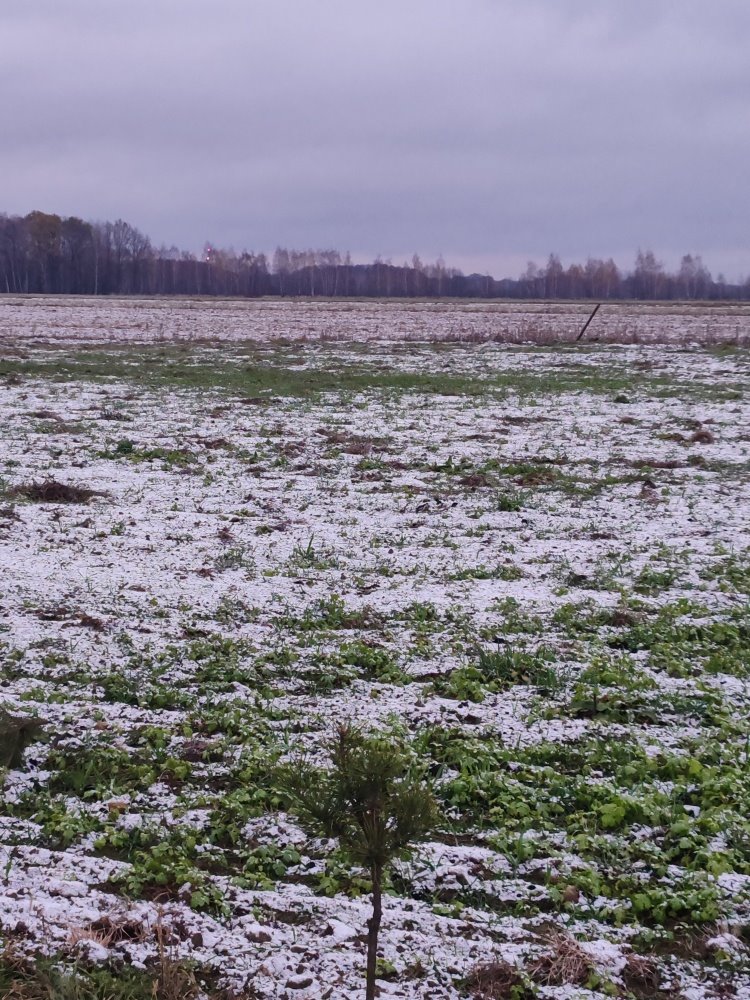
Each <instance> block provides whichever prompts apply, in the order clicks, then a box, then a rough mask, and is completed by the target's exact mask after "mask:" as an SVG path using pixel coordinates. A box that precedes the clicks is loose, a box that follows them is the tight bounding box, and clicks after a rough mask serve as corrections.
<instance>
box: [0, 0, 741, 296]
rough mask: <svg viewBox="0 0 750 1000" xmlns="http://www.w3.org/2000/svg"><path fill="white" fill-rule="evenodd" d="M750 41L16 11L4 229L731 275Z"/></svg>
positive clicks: (374, 21)
mask: <svg viewBox="0 0 750 1000" xmlns="http://www.w3.org/2000/svg"><path fill="white" fill-rule="evenodd" d="M366 6H367V8H370V9H366ZM748 37H750V7H748V5H747V3H746V0H722V4H721V5H720V8H711V7H709V6H707V5H705V4H704V3H702V2H700V3H699V2H697V0H679V2H678V0H649V2H645V0H608V2H607V3H601V0H566V3H564V4H559V3H553V0H546V2H545V0H406V2H405V0H400V2H396V0H380V2H379V3H378V4H372V5H364V4H357V3H351V0H348V2H345V0H315V3H305V2H303V0H274V3H273V4H268V3H263V4H261V3H259V2H257V0H203V2H196V0H160V2H159V3H158V4H155V3H153V0H127V2H124V0H107V2H106V3H104V2H102V0H66V2H65V3H64V4H61V3H59V0H9V2H8V3H6V4H3V9H2V11H0V92H2V93H3V94H4V95H5V99H4V100H3V101H2V103H1V104H0V134H2V136H3V141H2V143H1V144H0V190H1V191H2V197H0V209H2V210H5V211H8V212H18V213H25V212H27V211H29V210H31V209H32V208H41V209H44V210H47V211H58V212H60V213H62V214H78V215H81V216H84V217H86V218H115V217H118V216H122V217H123V218H126V219H128V220H129V221H131V222H133V223H134V224H135V225H138V226H139V227H140V228H142V229H144V230H146V231H147V232H149V233H150V234H151V235H152V237H153V238H154V239H155V240H156V241H157V242H161V241H163V242H165V243H168V244H169V243H177V244H178V245H180V246H185V247H189V248H193V249H195V248H198V247H200V246H201V245H202V243H203V241H204V240H205V239H210V240H212V241H214V242H216V243H218V244H222V245H233V246H235V247H236V248H237V249H241V248H243V247H252V248H257V249H272V248H273V246H274V245H275V244H276V243H277V242H279V243H282V244H287V245H296V246H308V245H314V246H323V245H331V246H336V247H338V248H340V249H342V250H345V249H350V250H351V251H352V252H353V253H354V254H355V256H356V255H361V256H365V257H372V256H374V255H375V254H378V253H380V254H382V255H383V256H384V257H392V258H393V259H394V261H400V260H402V259H403V258H404V257H405V256H407V255H409V256H410V255H411V253H412V252H413V251H414V250H417V251H419V252H420V253H422V254H423V255H425V256H427V257H435V256H436V255H437V254H438V253H441V252H442V253H443V254H444V255H445V257H446V259H447V260H448V261H449V262H451V263H455V264H457V265H459V266H464V267H465V268H466V269H467V270H471V269H473V268H477V269H479V270H482V271H484V270H490V271H493V272H495V273H498V274H500V273H505V272H510V273H517V272H518V271H520V270H521V269H522V267H523V266H524V264H525V261H526V259H527V258H534V259H537V260H540V261H542V260H543V259H544V258H546V255H547V254H548V253H549V252H550V251H552V250H554V251H556V252H558V253H560V254H561V255H562V257H563V259H564V260H570V259H578V258H585V256H586V255H588V254H593V255H597V256H602V255H603V256H609V255H610V254H612V255H614V256H615V257H616V259H618V261H619V262H621V263H625V264H628V263H629V262H630V261H632V258H633V255H634V252H635V250H636V249H637V247H638V246H643V247H647V246H648V247H653V248H654V249H655V250H656V251H657V253H658V254H660V255H661V256H663V257H664V258H665V260H666V262H667V263H668V264H670V265H672V264H674V263H675V262H676V260H677V258H678V256H679V254H681V253H683V252H688V251H691V252H693V253H700V254H703V256H704V258H705V260H706V262H707V263H708V264H709V266H710V267H712V268H713V269H714V271H721V270H723V271H725V272H726V274H727V277H729V278H736V277H739V276H740V275H743V276H744V275H745V274H746V273H747V272H748V271H750V245H748V239H747V234H748V219H747V211H746V209H745V208H744V206H745V205H746V203H747V195H746V187H747V166H748V163H750V128H748V111H747V97H748V94H750V60H748V59H747V54H746V40H747V38H748Z"/></svg>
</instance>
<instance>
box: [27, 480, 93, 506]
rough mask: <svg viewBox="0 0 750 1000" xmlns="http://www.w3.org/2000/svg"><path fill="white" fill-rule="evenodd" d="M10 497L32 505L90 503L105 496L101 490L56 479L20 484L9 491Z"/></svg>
mask: <svg viewBox="0 0 750 1000" xmlns="http://www.w3.org/2000/svg"><path fill="white" fill-rule="evenodd" d="M8 495H9V496H11V497H13V498H17V499H19V500H28V501H29V502H30V503H74V504H81V503H88V502H89V500H91V498H92V497H97V496H98V497H101V496H104V493H102V492H101V491H100V490H92V489H91V488H90V487H88V486H76V485H75V484H73V483H60V482H58V481H57V480H56V479H42V480H41V481H39V482H37V480H33V481H32V482H30V483H19V484H18V485H17V486H13V487H12V488H11V489H10V490H8Z"/></svg>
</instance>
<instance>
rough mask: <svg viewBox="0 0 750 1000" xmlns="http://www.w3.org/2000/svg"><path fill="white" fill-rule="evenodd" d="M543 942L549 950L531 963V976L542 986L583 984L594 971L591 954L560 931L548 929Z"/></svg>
mask: <svg viewBox="0 0 750 1000" xmlns="http://www.w3.org/2000/svg"><path fill="white" fill-rule="evenodd" d="M545 944H546V945H547V947H548V948H549V951H548V952H546V953H545V954H544V955H541V956H540V957H539V958H537V959H536V960H535V961H534V962H533V963H532V964H531V966H530V967H529V975H530V976H531V978H532V979H533V980H534V981H535V982H537V983H539V984H541V985H543V986H583V985H584V984H585V983H586V981H587V980H588V978H589V976H590V975H591V973H592V972H593V971H594V963H593V962H592V960H591V956H590V955H588V954H587V953H586V952H585V951H584V950H583V948H581V946H580V945H579V944H578V942H577V941H576V940H575V939H574V938H572V937H570V936H569V935H568V934H564V933H562V932H561V931H556V930H553V931H550V932H549V933H548V934H547V935H546V937H545Z"/></svg>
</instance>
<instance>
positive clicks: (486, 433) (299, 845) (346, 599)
mask: <svg viewBox="0 0 750 1000" xmlns="http://www.w3.org/2000/svg"><path fill="white" fill-rule="evenodd" d="M523 308H525V310H526V311H525V312H523V311H522V308H521V304H518V305H517V306H515V305H513V304H501V305H497V304H492V305H481V304H479V305H478V304H476V303H474V304H468V303H467V304H455V303H454V304H452V305H450V306H448V305H446V306H443V305H432V304H429V305H424V304H422V305H421V306H417V305H416V304H404V305H396V304H394V305H393V306H391V305H387V306H381V305H375V304H373V303H354V304H346V303H323V304H317V303H316V304H301V303H234V302H227V303H224V302H214V303H207V304H203V303H189V302H185V303H182V304H179V305H177V306H176V307H174V308H173V307H172V306H171V305H169V304H167V303H165V302H154V303H146V302H138V303H134V304H132V305H130V304H129V303H127V302H125V301H124V300H121V301H119V302H114V303H111V304H110V303H108V302H102V301H94V300H88V301H83V302H71V301H70V300H62V299H60V300H54V299H36V300H34V299H31V300H26V299H17V300H16V299H4V300H3V301H2V303H0V355H1V358H0V664H1V665H2V675H1V678H0V683H1V684H2V688H1V690H0V706H2V708H3V709H4V712H6V713H9V714H10V715H11V716H13V717H15V718H24V719H31V718H38V719H39V720H40V721H41V723H42V724H43V728H42V730H41V731H37V730H36V729H32V731H31V732H30V736H31V737H32V738H31V740H30V742H29V745H28V746H26V747H25V749H24V750H23V753H14V752H10V751H8V750H7V748H6V747H5V745H0V750H2V752H3V754H4V755H5V760H4V763H5V764H6V765H7V768H6V771H5V774H4V781H3V784H2V789H1V792H0V794H1V796H2V797H1V799H0V840H1V841H2V847H1V848H0V873H1V876H2V880H1V881H0V930H1V933H2V938H3V941H4V943H5V948H6V951H5V955H6V957H5V959H3V961H2V962H0V986H2V985H3V984H4V983H5V982H6V979H3V978H2V977H3V976H6V977H7V975H9V973H8V971H7V969H6V966H8V965H9V963H10V959H9V958H8V955H9V954H12V955H13V956H15V959H14V960H15V961H19V956H20V959H23V957H24V956H28V955H47V956H53V957H62V958H63V959H64V960H65V962H67V963H70V964H71V965H72V964H74V963H75V964H76V966H77V968H78V969H79V970H81V973H82V974H83V975H86V976H91V977H94V978H96V977H97V976H100V977H101V976H103V975H105V974H106V972H102V971H98V970H110V972H113V973H114V974H115V975H116V976H119V977H120V978H121V979H122V978H123V976H124V975H125V973H124V972H122V971H120V970H122V969H131V968H132V969H135V970H136V971H135V972H133V973H128V975H131V974H132V975H133V976H134V977H135V979H136V980H137V979H138V976H141V977H142V980H143V982H146V983H149V982H150V981H151V980H150V979H149V976H152V975H153V974H154V973H151V972H149V969H153V968H156V969H159V968H162V969H163V968H164V967H165V965H168V967H169V969H171V971H172V973H173V975H174V976H178V975H179V974H183V973H182V972H181V970H184V969H187V968H188V967H189V966H190V967H192V968H193V969H194V973H191V975H193V974H194V975H195V977H196V978H197V981H198V982H199V983H200V984H201V988H202V989H203V990H204V991H205V992H207V993H210V995H212V996H225V997H238V998H241V997H248V998H250V997H257V998H262V1000H270V998H292V997H298V998H300V1000H313V998H323V997H330V998H331V1000H345V998H347V1000H348V998H355V997H360V996H362V994H363V971H362V970H363V947H364V946H363V933H364V928H365V922H366V920H367V917H368V916H369V909H370V907H369V898H368V893H369V884H368V881H367V878H366V874H365V873H364V872H362V871H360V870H358V869H357V868H356V867H352V865H351V864H350V863H349V862H348V861H347V859H346V858H345V857H344V855H343V854H342V852H341V850H340V847H339V846H338V845H337V843H336V842H335V841H334V840H325V839H316V838H314V837H312V836H311V835H310V834H309V833H308V831H307V830H306V829H305V828H304V827H303V826H301V825H299V822H298V821H297V820H296V819H295V817H294V815H293V814H292V813H291V812H290V810H289V805H290V803H289V801H288V800H287V797H286V795H287V792H286V790H285V787H284V786H283V783H282V782H281V781H280V779H279V775H280V773H281V772H280V767H281V765H282V764H283V763H284V762H285V761H287V760H289V759H290V758H293V757H294V756H295V754H297V753H298V752H301V751H304V752H306V753H308V754H310V755H311V757H312V758H313V759H321V758H322V751H323V748H324V747H325V746H326V743H327V741H328V740H329V739H330V737H331V736H332V734H333V733H334V732H335V730H336V727H337V725H339V724H340V723H342V722H346V721H348V720H352V721H354V722H356V723H357V724H359V725H361V726H364V727H366V728H367V729H372V730H375V731H378V732H380V733H383V734H386V735H388V736H389V738H392V739H393V740H394V741H395V742H398V743H400V744H401V745H403V746H404V747H405V748H406V751H407V752H408V753H409V754H413V755H414V758H415V759H416V760H417V761H419V763H420V764H421V765H422V766H423V767H424V768H425V770H426V772H427V774H428V775H429V777H430V779H431V781H432V782H433V784H434V788H435V794H436V796H437V799H438V802H439V805H440V808H441V819H440V822H439V825H438V827H437V829H436V830H435V831H434V833H432V834H431V836H430V838H429V839H428V840H427V842H425V843H422V844H419V845H418V846H417V847H416V849H415V850H414V851H413V853H412V855H411V857H410V858H407V859H404V860H401V861H399V862H398V863H397V864H396V866H395V867H394V868H393V870H392V871H391V872H390V874H389V882H388V886H387V889H388V895H387V897H386V901H385V908H384V910H385V912H384V923H383V930H382V934H381V948H380V954H381V961H380V975H381V978H380V987H381V995H382V996H392V997H402V998H412V1000H416V998H430V1000H458V998H468V997H472V996H477V997H487V998H489V997H494V998H502V997H509V998H511V997H513V998H520V1000H523V998H530V997H535V996H539V997H547V998H573V997H589V998H603V997H608V996H620V997H636V998H643V1000H645V998H657V1000H709V998H735V997H736V998H740V1000H741V998H748V997H750V959H749V957H748V943H749V942H750V928H749V920H750V820H749V819H748V806H749V805H750V768H749V767H748V751H749V748H750V721H749V719H748V709H749V708H750V688H749V682H750V606H749V602H750V395H749V394H748V388H747V387H748V386H749V385H750V357H749V356H748V355H747V353H745V352H743V351H742V350H741V349H738V348H736V347H733V346H726V344H736V343H742V342H743V338H746V337H747V335H748V329H749V326H750V310H749V309H748V308H747V307H739V306H734V307H725V306H721V307H716V312H713V311H712V309H713V307H711V308H706V309H701V308H700V307H686V306H682V307H679V306H651V307H649V306H628V307H625V306H622V307H617V306H610V307H603V309H602V312H604V311H605V308H607V309H610V310H613V311H614V312H613V315H615V316H617V315H618V314H617V310H618V309H619V310H621V312H620V313H619V316H620V318H619V319H612V320H610V322H611V323H612V324H615V323H616V322H619V323H620V324H621V327H620V333H619V335H615V334H614V333H613V334H612V336H611V337H604V336H603V338H602V339H611V340H620V341H622V342H621V343H615V344H605V343H596V344H591V343H582V344H579V345H575V346H571V345H567V346H566V345H564V344H561V345H559V346H538V345H520V346H510V345H507V344H503V343H498V342H496V341H502V340H510V341H513V340H519V339H520V340H522V339H524V337H526V339H532V340H533V339H539V340H545V339H549V337H550V336H551V335H552V333H553V332H554V331H555V330H559V334H560V337H561V339H563V340H572V339H573V337H574V336H575V334H576V332H577V330H578V329H579V328H580V325H581V322H582V319H581V317H582V316H583V319H585V315H586V312H587V307H585V306H580V305H578V306H570V307H565V306H562V307H559V309H560V311H559V314H550V313H549V311H548V308H547V307H546V306H545V307H539V309H538V310H537V309H532V308H531V307H530V306H529V305H528V304H525V306H524V307H523ZM649 309H651V310H652V312H651V313H649V312H648V310H649ZM658 309H663V310H664V312H663V313H658V314H657V315H656V317H655V316H654V313H653V310H658ZM551 316H552V318H550V317H551ZM644 316H646V317H647V318H646V319H643V317H644ZM498 317H501V318H498ZM508 317H511V319H512V322H515V323H517V324H521V323H523V324H529V325H528V326H526V327H522V326H520V325H518V326H517V327H513V328H512V329H513V330H515V333H508V334H507V336H505V335H502V336H501V335H500V334H499V333H497V332H496V333H495V334H493V332H492V331H493V330H494V331H497V330H499V329H500V324H501V323H503V322H504V323H506V324H508V323H510V322H511V320H509V319H508ZM560 317H563V319H562V320H560ZM664 317H666V319H665V320H664V322H663V323H662V322H661V320H662V319H664ZM717 318H718V320H721V323H724V324H725V325H724V326H723V327H721V329H719V327H720V324H719V326H717V325H716V324H717V322H718V320H717ZM560 323H562V325H561V326H560ZM639 323H640V324H641V326H638V324H639ZM160 324H161V325H160ZM628 324H631V325H628ZM507 329H511V327H507ZM612 329H613V330H614V326H613V327H612ZM709 330H710V331H712V332H711V333H707V332H706V331H709ZM534 331H543V332H542V333H539V335H538V336H537V335H536V334H535V333H534ZM717 331H719V332H717ZM592 332H593V327H592ZM633 340H640V341H642V342H640V343H632V342H631V341H633ZM659 341H664V343H659ZM687 342H690V343H694V344H701V343H702V344H703V345H704V346H692V347H689V348H686V347H685V346H684V345H685V343H687ZM718 342H722V343H723V344H724V345H725V346H722V347H718V346H710V345H712V344H716V343H718ZM706 344H708V345H709V346H705V345H706ZM65 487H68V489H66V488H65ZM70 487H74V489H70ZM3 963H4V964H3ZM138 970H141V971H138ZM29 975H31V973H29ZM184 975H187V973H184ZM97 981H98V980H97ZM134 982H135V980H134ZM138 982H141V980H138ZM141 985H142V984H141ZM192 988H193V987H192V986H190V988H188V986H185V988H184V989H183V992H182V994H181V995H184V996H192V995H195V994H194V993H191V992H190V989H192ZM134 989H135V986H134ZM144 989H146V987H144ZM513 990H515V992H513ZM222 991H224V992H222ZM227 991H228V992H227ZM25 995H27V994H24V996H25ZM28 995H29V996H31V995H32V994H30V993H29V994H28ZM33 995H34V996H37V995H40V994H33ZM101 995H102V996H104V995H110V994H107V993H102V994H101ZM133 995H136V994H133ZM137 995H141V994H137ZM142 995H143V996H148V995H150V994H149V993H148V992H144V993H143V994H142Z"/></svg>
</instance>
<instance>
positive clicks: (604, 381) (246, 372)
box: [0, 345, 742, 399]
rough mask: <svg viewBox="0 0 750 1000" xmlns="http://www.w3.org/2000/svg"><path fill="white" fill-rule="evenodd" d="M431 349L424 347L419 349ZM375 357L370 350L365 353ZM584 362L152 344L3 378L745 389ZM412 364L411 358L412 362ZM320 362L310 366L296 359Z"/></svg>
mask: <svg viewBox="0 0 750 1000" xmlns="http://www.w3.org/2000/svg"><path fill="white" fill-rule="evenodd" d="M419 346H420V348H421V349H422V350H423V349H424V345H419ZM475 351H476V348H474V347H467V346H466V345H452V346H450V347H447V348H446V347H443V348H442V353H443V354H446V353H447V354H449V353H451V352H454V353H455V354H456V355H457V358H461V357H465V356H466V354H467V352H475ZM362 354H363V357H364V358H365V359H366V358H367V352H366V351H363V352H362ZM577 357H580V361H578V362H577V363H575V362H573V361H571V363H570V364H569V365H567V366H566V367H564V368H561V369H558V370H556V371H554V372H532V371H523V370H522V371H517V372H502V373H496V374H490V375H481V376H471V375H459V374H452V373H446V372H441V373H439V374H431V373H425V372H423V371H419V370H418V365H419V360H420V359H419V356H418V354H417V355H416V356H415V357H414V358H413V359H411V364H412V365H413V366H414V367H413V369H412V370H393V369H387V368H382V367H378V366H375V365H372V364H366V363H363V364H362V365H356V364H346V363H342V361H341V359H340V357H339V356H337V355H336V354H335V353H329V352H328V351H327V350H326V349H325V348H321V346H320V345H315V347H314V349H311V348H307V349H305V348H300V349H299V350H298V351H295V353H294V356H293V357H292V356H290V354H289V351H288V350H287V351H284V350H282V349H279V348H274V349H265V350H264V349H262V348H253V349H250V348H245V349H238V348H227V347H226V346H225V347H223V348H222V349H221V350H218V349H215V348H206V347H204V346H202V347H200V348H195V347H183V346H173V345H170V346H168V347H164V346H163V345H144V346H139V347H138V348H137V350H135V349H133V347H132V346H130V345H127V346H123V347H115V346H112V347H111V348H107V349H100V350H96V351H89V350H80V351H79V352H78V353H75V354H74V353H70V352H65V353H59V354H57V355H54V354H52V355H51V354H49V353H47V354H45V355H44V357H41V358H32V359H23V360H21V359H5V360H2V361H0V377H3V376H4V377H8V376H27V377H32V378H51V379H55V380H60V381H68V380H71V379H76V380H86V381H107V382H110V381H120V380H124V381H127V382H135V383H137V384H139V385H143V386H145V387H149V388H155V387H159V386H172V387H176V388H184V389H195V390H209V389H213V390H215V389H224V390H227V391H230V392H233V393H238V394H242V395H245V396H249V397H257V396H259V395H260V396H265V395H268V396H280V397H291V398H304V397H307V396H313V395H316V394H319V393H322V392H346V393H356V392H361V391H364V390H367V389H379V390H392V391H396V392H403V391H415V392H424V393H428V394H438V395H449V396H461V395H466V396H477V395H482V394H485V393H491V394H501V395H502V394H505V393H507V392H509V391H512V392H517V393H519V394H521V395H523V396H531V397H534V396H546V395H550V394H554V395H556V394H559V393H562V392H589V393H595V394H597V395H610V396H614V395H616V394H617V393H619V392H622V391H624V390H627V391H628V393H629V394H630V395H631V396H633V397H637V396H638V395H643V394H645V395H647V396H657V397H664V396H675V395H676V396H679V397H685V396H686V395H689V396H690V397H691V398H694V397H696V396H697V397H699V398H712V399H727V398H728V399H731V398H736V396H737V393H741V392H742V386H741V385H740V384H726V385H722V386H717V385H715V384H712V383H711V382H710V380H706V381H705V382H703V381H690V382H687V381H685V382H680V381H677V380H675V379H674V378H672V377H668V376H657V375H653V374H646V373H641V372H637V371H635V372H634V371H633V370H632V369H629V368H626V367H625V366H624V365H618V364H617V363H613V364H612V365H610V366H609V367H606V368H605V367H603V366H602V365H600V364H597V365H596V366H592V365H589V364H587V361H586V357H587V348H580V351H579V353H578V355H577ZM407 360H408V359H407ZM300 361H308V362H310V361H312V362H313V364H312V366H309V367H306V368H299V367H291V366H290V362H294V363H296V364H299V362H300Z"/></svg>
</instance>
